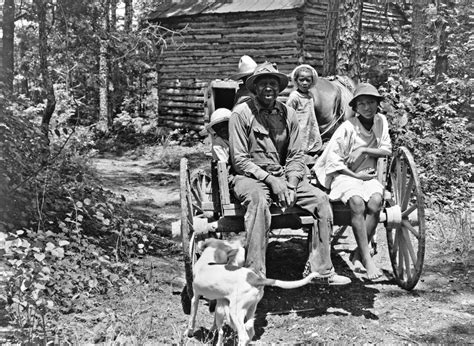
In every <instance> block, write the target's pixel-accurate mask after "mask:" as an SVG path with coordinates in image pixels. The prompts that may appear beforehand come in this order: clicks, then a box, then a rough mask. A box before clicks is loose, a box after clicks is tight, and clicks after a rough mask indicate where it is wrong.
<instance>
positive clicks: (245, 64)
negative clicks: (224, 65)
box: [229, 55, 257, 80]
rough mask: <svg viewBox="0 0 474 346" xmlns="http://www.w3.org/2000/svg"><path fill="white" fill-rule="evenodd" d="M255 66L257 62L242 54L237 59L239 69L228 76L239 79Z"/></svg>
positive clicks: (251, 71)
mask: <svg viewBox="0 0 474 346" xmlns="http://www.w3.org/2000/svg"><path fill="white" fill-rule="evenodd" d="M256 67H257V63H256V62H255V60H253V59H252V58H251V57H249V56H248V55H242V57H241V58H240V60H239V71H238V72H237V73H236V74H233V75H232V76H230V77H229V78H230V79H233V80H239V79H241V78H242V77H247V76H250V75H251V74H252V73H253V71H255V68H256Z"/></svg>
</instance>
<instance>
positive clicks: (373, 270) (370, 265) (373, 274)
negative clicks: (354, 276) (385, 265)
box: [363, 257, 383, 280]
mask: <svg viewBox="0 0 474 346" xmlns="http://www.w3.org/2000/svg"><path fill="white" fill-rule="evenodd" d="M364 262H365V263H363V264H364V267H365V269H366V270H367V278H368V279H369V280H375V279H378V278H379V277H381V276H382V275H383V274H382V271H381V270H380V269H379V268H377V266H376V265H375V263H374V261H373V260H372V257H370V258H369V259H367V260H366V261H364Z"/></svg>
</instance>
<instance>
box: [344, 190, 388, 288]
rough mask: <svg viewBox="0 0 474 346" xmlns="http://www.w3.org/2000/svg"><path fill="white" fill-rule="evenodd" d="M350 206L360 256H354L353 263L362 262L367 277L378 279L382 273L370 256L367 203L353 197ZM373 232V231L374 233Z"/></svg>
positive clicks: (357, 197)
mask: <svg viewBox="0 0 474 346" xmlns="http://www.w3.org/2000/svg"><path fill="white" fill-rule="evenodd" d="M349 206H350V208H351V225H352V230H353V232H354V236H355V238H356V242H357V246H358V252H359V256H357V258H356V256H354V258H353V261H354V262H355V261H356V260H360V261H361V262H362V265H363V266H364V267H365V269H366V270H367V277H368V278H369V279H376V278H378V277H379V276H380V275H381V274H382V273H381V272H380V270H379V269H378V268H377V266H376V265H375V263H374V261H373V259H372V256H371V255H370V249H369V240H368V236H367V235H368V230H367V228H366V220H365V202H364V200H363V199H362V198H361V197H359V196H353V197H351V198H350V199H349ZM372 232H373V231H372Z"/></svg>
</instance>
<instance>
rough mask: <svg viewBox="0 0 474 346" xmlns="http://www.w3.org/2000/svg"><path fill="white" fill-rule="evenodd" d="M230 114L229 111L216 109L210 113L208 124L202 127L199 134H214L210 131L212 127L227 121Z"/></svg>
mask: <svg viewBox="0 0 474 346" xmlns="http://www.w3.org/2000/svg"><path fill="white" fill-rule="evenodd" d="M231 114H232V111H231V110H230V109H227V108H217V109H216V110H215V111H214V112H212V114H211V120H210V121H209V124H206V126H204V130H202V131H201V132H200V133H199V134H200V135H206V134H208V133H214V130H213V129H212V127H213V126H214V125H216V124H219V123H221V122H223V121H229V119H230V115H231Z"/></svg>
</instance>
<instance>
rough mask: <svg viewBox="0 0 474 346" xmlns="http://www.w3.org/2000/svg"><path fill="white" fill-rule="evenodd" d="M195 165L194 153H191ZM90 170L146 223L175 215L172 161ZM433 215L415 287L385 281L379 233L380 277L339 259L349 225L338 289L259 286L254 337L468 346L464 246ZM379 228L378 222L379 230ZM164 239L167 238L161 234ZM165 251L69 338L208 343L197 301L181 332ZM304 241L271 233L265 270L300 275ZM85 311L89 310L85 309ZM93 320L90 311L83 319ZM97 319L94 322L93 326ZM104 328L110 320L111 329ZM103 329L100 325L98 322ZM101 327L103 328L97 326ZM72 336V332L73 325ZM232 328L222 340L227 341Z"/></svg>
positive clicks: (472, 298)
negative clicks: (144, 278) (190, 333)
mask: <svg viewBox="0 0 474 346" xmlns="http://www.w3.org/2000/svg"><path fill="white" fill-rule="evenodd" d="M197 161H198V162H200V163H201V164H202V162H203V161H202V160H201V159H199V160H197ZM94 164H95V166H96V168H97V171H98V175H99V176H100V177H101V179H102V180H103V182H104V185H105V186H106V187H108V188H109V189H110V190H112V191H114V192H116V193H118V194H120V195H123V196H124V197H125V198H126V200H127V202H128V203H129V204H130V206H132V207H133V208H135V209H136V210H139V211H141V212H142V213H143V215H144V217H147V218H150V219H152V220H155V222H157V223H158V224H159V225H160V227H162V229H163V234H168V235H170V233H171V223H172V222H173V221H176V220H178V219H179V215H180V207H179V177H178V170H177V169H176V167H174V168H170V169H162V168H158V167H162V165H161V163H160V162H159V161H157V159H156V158H145V159H143V158H141V159H135V158H134V159H130V158H129V159H123V158H114V157H109V158H97V159H95V160H94ZM435 222H436V221H433V220H431V221H430V220H428V234H427V246H426V259H425V265H424V270H423V275H422V277H421V279H420V282H419V283H418V285H417V286H416V287H415V289H414V290H412V291H410V292H407V291H404V290H403V289H401V288H399V287H398V286H397V285H396V283H395V282H394V281H393V280H392V279H391V274H390V273H391V267H390V263H389V260H388V255H387V254H388V252H387V248H386V245H385V235H384V234H383V232H379V233H378V242H379V253H378V254H377V255H376V256H375V259H376V262H377V264H378V265H379V266H380V267H381V268H382V269H383V270H384V273H385V276H384V277H383V278H382V279H380V280H378V281H377V282H370V281H367V280H365V279H364V276H365V275H364V273H359V272H357V271H355V270H354V268H353V266H352V265H351V264H350V262H349V261H348V256H349V253H350V250H352V249H353V248H354V246H355V245H354V244H355V243H354V240H353V238H352V235H351V231H350V229H348V230H346V233H345V234H344V236H343V237H342V238H341V239H340V240H339V242H338V243H337V244H336V245H335V246H334V251H333V254H332V255H333V262H334V264H335V267H336V270H337V271H338V272H339V273H341V274H344V275H347V276H349V277H350V278H351V279H352V284H350V285H347V286H344V287H327V286H321V285H308V286H306V287H303V288H301V289H297V290H282V289H278V288H266V289H265V295H264V298H263V299H262V301H261V302H260V304H259V306H258V309H257V320H256V336H255V338H254V341H253V342H254V343H256V344H259V343H264V344H266V343H286V344H297V343H298V344H299V343H319V342H324V343H326V342H335V343H357V344H359V343H364V344H365V343H471V342H472V341H473V340H474V328H473V314H474V290H473V288H474V287H473V286H474V284H473V278H472V272H473V265H472V258H473V252H472V251H471V250H470V248H469V249H467V250H466V249H460V248H456V247H454V246H453V245H452V243H448V242H447V241H446V240H445V239H442V238H440V234H439V232H438V231H436V230H437V229H439V225H436V224H435ZM382 230H383V228H382ZM170 237H171V235H170ZM172 242H173V243H175V245H176V246H175V247H173V251H169V252H168V253H166V254H162V255H160V256H149V257H147V258H144V259H143V260H141V266H142V268H143V270H147V271H148V272H149V280H148V283H147V284H144V285H131V286H130V287H124V288H123V290H122V291H123V292H122V295H118V296H117V295H114V296H112V297H108V298H106V299H105V300H103V301H100V302H99V301H98V302H97V309H100V310H101V311H104V309H105V311H109V312H111V313H112V316H113V318H111V317H110V316H111V315H110V313H108V314H103V315H102V318H100V317H95V318H94V319H93V320H87V318H88V317H87V316H89V315H87V314H85V315H82V316H75V317H74V319H73V320H68V321H64V323H65V324H66V323H69V327H68V328H73V326H74V323H76V324H78V325H81V326H82V327H83V329H84V330H88V334H86V333H85V332H84V333H83V334H77V341H84V340H89V341H104V340H115V341H116V342H125V343H129V342H133V343H135V342H136V343H152V344H154V343H179V342H182V343H186V344H194V343H197V344H200V343H209V342H212V338H213V335H210V333H209V328H210V327H211V325H212V315H211V314H210V313H209V311H208V308H207V306H206V303H205V302H204V301H203V302H202V303H201V304H200V310H199V315H198V319H197V326H198V329H197V330H196V333H195V335H194V338H192V339H189V338H183V337H182V333H183V331H184V330H185V326H186V322H187V318H188V316H187V315H185V314H184V313H183V311H182V309H181V302H180V292H181V290H182V288H183V286H184V273H183V271H184V265H183V262H182V259H181V253H180V248H179V247H180V240H179V238H174V239H172ZM305 247H306V238H305V236H304V234H301V232H299V233H298V234H295V235H294V236H290V237H288V236H282V235H278V234H276V235H275V236H274V237H272V241H271V243H270V244H269V248H268V254H267V256H268V260H267V262H268V269H267V275H268V277H272V278H276V279H287V280H288V279H296V278H298V277H300V274H301V271H302V269H303V266H304V262H305V258H306V253H305ZM93 314H94V309H92V310H91V311H90V316H94V315H93ZM91 318H92V317H91ZM100 326H102V327H100ZM112 326H114V327H113V328H112ZM106 327H107V328H106ZM104 329H105V330H108V331H109V333H108V334H107V333H105V334H104V332H103V330H104ZM76 333H77V331H76ZM234 342H235V339H233V336H232V335H231V333H229V335H228V338H227V342H226V343H227V344H234Z"/></svg>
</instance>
